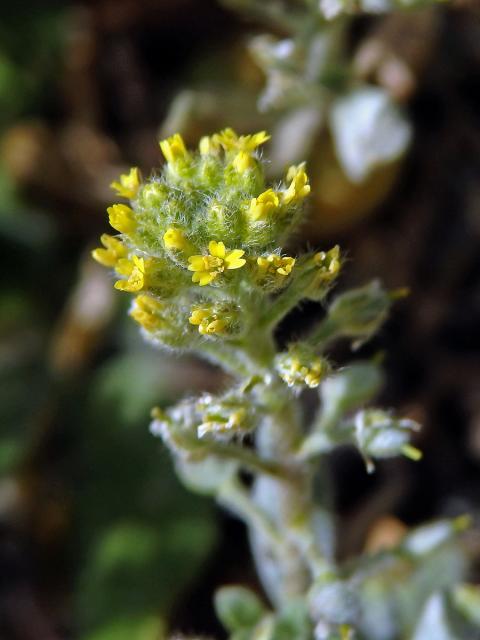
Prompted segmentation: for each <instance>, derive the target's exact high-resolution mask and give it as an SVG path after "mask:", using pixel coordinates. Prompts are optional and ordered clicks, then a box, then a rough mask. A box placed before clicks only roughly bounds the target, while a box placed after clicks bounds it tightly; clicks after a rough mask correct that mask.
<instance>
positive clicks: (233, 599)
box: [215, 586, 265, 632]
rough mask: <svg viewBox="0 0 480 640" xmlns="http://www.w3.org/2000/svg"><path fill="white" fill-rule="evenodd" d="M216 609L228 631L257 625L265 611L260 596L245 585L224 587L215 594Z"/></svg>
mask: <svg viewBox="0 0 480 640" xmlns="http://www.w3.org/2000/svg"><path fill="white" fill-rule="evenodd" d="M215 610H216V612H217V615H218V617H219V618H220V620H221V622H222V624H223V626H224V627H225V628H226V629H228V631H231V632H234V631H240V630H244V629H250V628H251V627H253V626H255V625H256V624H257V623H258V622H259V621H260V619H261V617H262V616H263V615H264V613H265V608H264V606H263V604H262V603H261V602H260V600H259V599H258V597H257V596H256V595H255V594H254V593H253V592H252V591H249V590H248V589H246V588H245V587H237V586H232V587H222V588H221V589H219V590H218V591H217V593H216V594H215Z"/></svg>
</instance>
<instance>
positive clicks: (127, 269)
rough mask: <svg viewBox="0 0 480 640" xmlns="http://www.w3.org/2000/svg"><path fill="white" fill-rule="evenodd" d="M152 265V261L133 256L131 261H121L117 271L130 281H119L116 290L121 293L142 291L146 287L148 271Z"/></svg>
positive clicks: (116, 283)
mask: <svg viewBox="0 0 480 640" xmlns="http://www.w3.org/2000/svg"><path fill="white" fill-rule="evenodd" d="M150 265H151V260H147V262H146V263H145V260H144V259H143V258H139V257H138V256H133V257H132V259H131V260H121V261H120V262H119V264H118V268H117V271H118V273H120V275H125V276H128V280H117V282H115V289H119V290H120V291H130V292H131V293H134V292H135V291H141V290H142V289H143V288H144V287H145V280H146V276H147V271H148V269H149V267H150Z"/></svg>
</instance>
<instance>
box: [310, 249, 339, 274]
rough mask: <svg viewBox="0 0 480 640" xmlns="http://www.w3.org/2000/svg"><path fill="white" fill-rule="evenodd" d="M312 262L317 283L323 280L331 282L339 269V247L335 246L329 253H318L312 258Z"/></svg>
mask: <svg viewBox="0 0 480 640" xmlns="http://www.w3.org/2000/svg"><path fill="white" fill-rule="evenodd" d="M313 262H314V264H315V266H316V267H317V270H318V271H317V273H318V278H317V280H318V283H320V282H321V281H323V280H333V278H335V277H336V276H337V275H338V273H339V271H340V267H341V260H340V247H339V246H338V244H337V245H335V246H334V247H333V248H332V249H330V250H329V251H326V252H325V251H319V252H318V253H316V254H315V255H314V256H313Z"/></svg>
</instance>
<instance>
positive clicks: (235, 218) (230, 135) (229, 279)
mask: <svg viewBox="0 0 480 640" xmlns="http://www.w3.org/2000/svg"><path fill="white" fill-rule="evenodd" d="M268 139H269V136H268V135H267V134H266V133H265V132H264V131H261V132H259V133H255V134H252V135H237V134H236V133H235V131H233V130H232V129H225V130H223V131H221V132H219V133H215V134H213V135H212V136H205V137H203V138H202V139H201V140H200V143H199V146H198V150H196V151H195V150H193V151H192V150H188V149H187V147H186V145H185V143H184V141H183V139H182V137H181V136H180V135H179V134H175V135H174V136H172V137H170V138H168V139H166V140H163V141H162V142H160V148H161V151H162V153H163V155H164V157H165V160H166V162H165V164H164V166H163V167H162V169H161V170H160V171H159V172H157V173H156V174H154V175H153V176H152V177H151V178H150V179H148V180H144V179H142V176H141V173H140V171H139V169H138V168H137V167H133V168H132V169H131V170H130V171H129V172H128V173H126V174H124V175H121V176H120V178H119V179H118V181H115V182H113V183H112V184H111V187H112V188H113V189H114V190H115V192H116V193H117V195H118V196H120V197H122V198H125V199H127V200H128V201H129V202H128V203H125V202H120V203H115V204H113V205H111V206H110V207H108V209H107V213H108V219H109V222H110V225H111V226H112V227H113V229H115V231H117V232H118V234H117V235H115V236H113V235H109V234H103V235H102V237H101V241H102V245H103V246H102V247H100V248H98V249H95V250H94V251H93V254H92V255H93V257H94V258H95V260H97V261H98V262H99V263H100V264H102V265H104V266H106V267H108V268H110V269H113V270H114V272H115V274H116V276H117V280H116V282H115V288H116V289H118V290H120V291H124V292H128V293H133V294H137V298H136V299H135V301H134V303H133V306H132V310H131V312H130V315H131V316H132V318H133V319H134V320H136V321H137V322H138V323H139V324H140V325H141V326H142V328H143V329H144V332H145V334H146V335H148V336H149V337H151V338H152V339H155V340H157V341H159V342H161V343H164V344H166V345H167V346H176V347H182V348H183V347H188V346H191V347H192V348H195V346H196V344H197V343H198V340H199V337H202V338H203V339H209V340H212V339H213V340H218V339H222V340H225V339H228V338H229V337H230V336H232V335H233V334H235V335H236V336H238V334H242V333H243V334H248V333H249V331H251V328H252V326H251V325H252V322H254V321H255V319H254V318H253V317H252V316H251V315H249V314H248V313H245V310H246V307H251V305H252V301H251V292H252V291H255V292H256V296H257V300H256V301H257V303H259V302H260V301H261V299H262V297H265V301H266V303H267V301H268V300H269V298H270V297H271V294H272V293H275V292H278V291H280V290H282V291H283V290H286V289H289V290H290V293H292V294H294V295H292V300H295V299H296V298H298V297H299V296H300V294H301V293H302V292H303V289H305V296H308V291H307V290H306V289H307V288H308V287H306V285H305V282H304V281H303V280H302V277H301V276H302V275H303V274H308V272H312V269H313V267H315V276H311V277H310V278H309V286H310V288H316V289H320V290H323V291H325V290H326V286H323V285H324V284H326V282H327V280H328V278H326V279H325V278H324V279H323V281H322V276H321V273H322V269H323V267H322V268H320V269H319V268H317V264H316V262H318V259H317V256H316V255H314V254H311V255H310V257H309V258H308V259H306V258H304V259H303V260H302V261H301V262H300V263H299V262H297V260H296V258H294V257H291V256H285V255H282V250H281V247H280V246H279V242H280V241H281V239H282V238H284V237H286V235H287V234H288V233H289V232H290V231H291V230H293V228H294V227H295V226H296V225H297V224H298V223H299V221H300V218H301V213H302V209H303V207H302V205H303V201H304V199H305V197H306V196H307V195H308V193H309V191H310V186H309V183H308V176H307V174H306V171H305V165H304V163H303V164H300V165H298V166H292V167H290V168H289V169H288V170H287V172H286V177H285V181H284V182H281V183H279V184H277V185H276V186H275V188H274V187H271V186H269V185H268V184H267V183H266V181H265V171H264V163H263V160H262V155H261V152H260V147H261V145H263V144H264V143H265V142H267V141H268ZM335 259H336V262H335V260H333V261H331V263H332V265H333V266H332V267H331V268H330V271H329V273H330V275H331V276H332V278H331V279H333V278H334V277H335V276H336V275H337V271H338V268H337V267H338V266H339V264H340V263H339V255H338V251H337V254H336V258H335ZM335 265H336V266H335ZM294 289H295V290H298V291H296V292H294V291H293V290H294ZM219 290H222V294H221V295H220V297H219V294H220V292H219ZM166 300H168V301H169V305H170V307H174V309H173V310H172V309H170V312H169V313H167V312H166V306H165V301H166ZM219 300H221V302H219ZM165 314H167V315H168V316H169V317H168V322H167V321H166V319H165ZM167 325H168V331H167V330H166V328H167ZM197 329H198V330H197ZM175 335H176V336H177V338H174V336H175Z"/></svg>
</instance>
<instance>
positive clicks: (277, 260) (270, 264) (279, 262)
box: [257, 253, 295, 277]
mask: <svg viewBox="0 0 480 640" xmlns="http://www.w3.org/2000/svg"><path fill="white" fill-rule="evenodd" d="M257 265H258V267H259V271H260V274H261V275H266V274H269V273H270V274H277V275H279V276H284V277H285V276H288V275H290V273H291V272H292V269H293V267H294V265H295V258H290V257H289V256H285V257H284V258H282V257H281V256H278V255H277V254H276V253H271V254H270V255H269V256H267V257H266V258H265V257H260V258H257Z"/></svg>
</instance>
